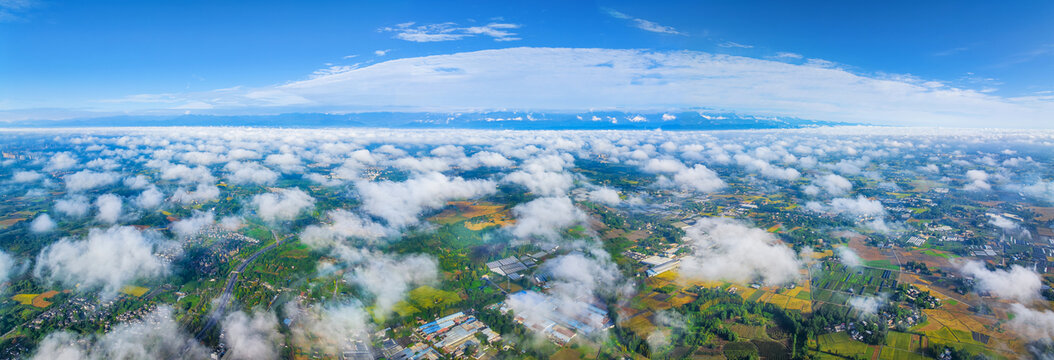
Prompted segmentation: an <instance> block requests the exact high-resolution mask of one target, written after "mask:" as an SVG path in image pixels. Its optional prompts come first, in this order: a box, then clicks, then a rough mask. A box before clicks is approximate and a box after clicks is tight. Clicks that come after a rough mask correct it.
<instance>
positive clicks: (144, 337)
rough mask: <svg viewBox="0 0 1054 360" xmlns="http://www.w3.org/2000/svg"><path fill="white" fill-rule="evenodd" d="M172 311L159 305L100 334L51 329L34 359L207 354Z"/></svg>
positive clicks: (100, 359) (191, 357)
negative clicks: (132, 320) (184, 330)
mask: <svg viewBox="0 0 1054 360" xmlns="http://www.w3.org/2000/svg"><path fill="white" fill-rule="evenodd" d="M172 315H173V310H172V308H170V307H168V306H161V307H158V308H157V309H155V310H154V311H152V312H150V313H149V314H147V315H146V316H145V317H144V318H143V319H142V320H138V321H134V322H129V323H123V324H119V325H117V326H115V327H114V328H113V329H112V330H110V331H109V332H106V333H105V334H102V335H78V334H74V333H70V332H65V331H60V332H55V333H51V334H49V335H48V336H47V337H45V338H44V339H43V340H41V342H40V345H39V346H38V348H37V351H36V353H35V354H33V360H54V359H63V360H67V359H70V360H73V359H93V360H94V359H99V360H102V359H176V358H182V359H207V358H209V353H210V351H209V350H208V349H206V348H205V347H204V346H202V345H201V344H200V343H198V342H197V341H195V340H194V339H193V338H192V337H191V336H190V335H189V334H187V333H185V332H183V331H182V329H181V326H180V324H179V323H177V322H176V321H175V320H174V319H173V318H172Z"/></svg>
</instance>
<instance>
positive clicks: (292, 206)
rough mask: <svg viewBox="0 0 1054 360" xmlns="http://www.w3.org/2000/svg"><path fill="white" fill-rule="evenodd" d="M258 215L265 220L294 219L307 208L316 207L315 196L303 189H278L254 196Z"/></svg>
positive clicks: (254, 204)
mask: <svg viewBox="0 0 1054 360" xmlns="http://www.w3.org/2000/svg"><path fill="white" fill-rule="evenodd" d="M252 204H253V206H254V207H255V208H256V215H257V216H259V217H260V218H261V219H263V220H264V221H281V220H293V219H294V218H296V216H297V215H300V213H302V212H303V211H305V210H308V209H311V208H314V207H315V198H313V197H311V195H308V194H307V193H305V192H304V191H303V190H300V189H296V188H292V189H278V190H277V191H275V192H273V193H265V194H259V195H256V196H253V199H252Z"/></svg>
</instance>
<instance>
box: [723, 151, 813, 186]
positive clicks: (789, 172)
mask: <svg viewBox="0 0 1054 360" xmlns="http://www.w3.org/2000/svg"><path fill="white" fill-rule="evenodd" d="M733 158H734V159H735V160H736V163H737V164H739V165H740V166H742V167H744V168H746V169H747V170H750V171H756V172H758V173H760V174H761V176H764V177H767V178H770V179H776V180H785V181H790V180H795V179H797V178H798V177H800V176H801V173H800V172H798V170H795V169H793V168H783V167H779V166H775V165H772V164H770V163H769V162H768V161H765V160H762V159H759V158H756V157H753V156H750V155H747V154H736V156H734V157H733Z"/></svg>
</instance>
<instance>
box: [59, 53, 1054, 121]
mask: <svg viewBox="0 0 1054 360" xmlns="http://www.w3.org/2000/svg"><path fill="white" fill-rule="evenodd" d="M598 64H610V66H606V65H605V66H597V65H598ZM508 84H516V86H514V87H510V86H508ZM260 91H268V92H272V93H276V94H281V96H280V98H282V99H289V98H293V99H299V100H298V101H299V102H297V103H289V102H288V101H273V100H268V99H267V98H258V97H257V98H253V97H250V96H249V94H251V93H254V92H260ZM176 101H177V103H179V102H190V101H203V102H208V103H212V104H214V105H215V106H216V108H217V110H216V111H220V110H224V111H231V110H238V111H242V112H246V111H252V112H255V111H265V112H274V111H279V110H283V111H311V110H316V111H317V109H327V111H330V110H329V109H334V111H335V110H340V109H343V110H345V111H353V110H358V111H361V110H362V109H370V110H390V109H400V110H404V111H413V110H431V111H469V110H479V109H532V110H583V109H616V108H617V109H634V110H648V109H661V110H662V111H666V110H668V109H670V108H689V107H694V106H698V104H707V106H710V107H714V108H723V109H736V110H738V111H745V112H751V113H756V114H761V115H781V116H794V117H800V118H808V119H819V120H838V121H850V122H864V123H876V124H888V125H896V124H900V125H912V126H921V125H944V126H956V127H989V126H991V124H992V119H1002V121H1001V122H1000V125H1001V126H1004V127H1039V126H1043V125H1045V124H1047V123H1048V122H1049V121H1048V120H1049V116H1048V115H1049V114H1051V113H1054V101H1052V100H1051V99H1049V98H1047V97H1043V96H1021V97H1000V96H996V95H993V94H985V93H981V92H977V91H973V90H968V89H959V88H953V87H949V86H945V87H940V88H932V87H928V86H925V85H923V84H921V83H917V82H916V81H914V80H911V79H897V78H889V77H886V76H882V77H878V76H869V75H861V74H854V73H851V72H848V71H846V70H843V69H838V68H822V67H816V66H809V65H796V64H789V63H785V62H780V61H773V60H763V59H755V58H749V57H741V56H729V55H715V54H708V53H701V52H692V51H651V50H613V49H567V48H505V49H495V50H483V51H476V52H464V53H455V54H448V55H435V56H425V57H416V58H404V59H396V60H390V61H385V62H381V63H377V64H373V65H370V66H364V67H359V68H355V69H350V70H346V71H340V72H335V73H332V74H329V75H324V76H318V77H314V78H310V79H306V80H302V81H293V82H282V83H281V84H276V85H273V86H267V87H260V88H248V87H245V88H236V89H224V90H215V91H209V92H202V93H188V94H182V95H178V99H177V100H176ZM113 104H115V105H119V106H120V109H121V110H122V111H129V112H139V113H145V112H146V111H148V110H156V109H171V108H172V107H173V106H172V103H169V102H154V103H132V102H117V103H113ZM66 106H68V105H66ZM100 110H105V109H100ZM170 111H174V110H170ZM174 112H175V111H174ZM178 112H180V113H181V112H182V111H178Z"/></svg>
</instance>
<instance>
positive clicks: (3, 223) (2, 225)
mask: <svg viewBox="0 0 1054 360" xmlns="http://www.w3.org/2000/svg"><path fill="white" fill-rule="evenodd" d="M25 220H26V218H14V219H3V220H0V229H6V228H8V227H10V226H11V225H14V224H17V223H19V222H20V221H25Z"/></svg>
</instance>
